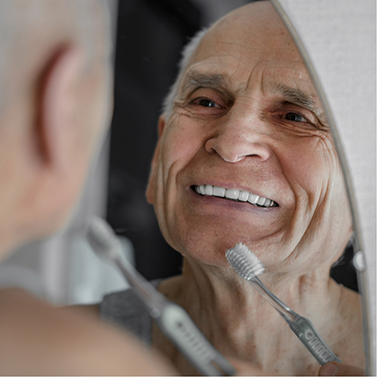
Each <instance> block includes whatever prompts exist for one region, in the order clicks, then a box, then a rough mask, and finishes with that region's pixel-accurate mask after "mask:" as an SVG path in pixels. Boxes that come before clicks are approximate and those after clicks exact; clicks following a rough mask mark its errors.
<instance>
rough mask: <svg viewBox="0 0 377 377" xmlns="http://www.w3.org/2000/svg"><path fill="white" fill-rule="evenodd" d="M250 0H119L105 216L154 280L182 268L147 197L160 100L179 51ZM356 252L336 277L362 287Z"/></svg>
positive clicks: (142, 270) (335, 272)
mask: <svg viewBox="0 0 377 377" xmlns="http://www.w3.org/2000/svg"><path fill="white" fill-rule="evenodd" d="M248 2H251V1H247V0H245V1H243V0H232V1H230V0H225V1H224V0H222V1H220V0H216V1H215V0H195V1H194V0H191V1H190V0H119V2H118V7H119V10H118V24H117V47H116V59H115V84H114V87H115V102H114V117H113V121H112V128H111V145H110V166H109V186H108V206H107V220H108V221H109V223H110V224H111V225H112V226H113V227H114V229H115V231H116V232H117V233H118V234H120V235H123V236H126V237H127V238H129V239H130V240H131V241H132V243H133V246H134V249H135V262H136V268H137V269H138V270H139V272H140V273H141V274H142V275H144V276H145V277H146V278H147V279H148V280H151V279H155V278H165V277H169V276H173V275H177V274H180V272H181V265H182V258H181V256H180V254H179V253H177V252H176V251H174V250H173V249H172V248H171V247H170V246H169V245H168V244H167V243H166V242H165V240H164V239H163V237H162V235H161V233H160V231H159V228H158V224H157V220H156V218H155V215H154V211H153V207H152V206H151V205H149V204H148V203H147V202H146V199H145V189H146V185H147V181H148V174H149V167H150V161H151V159H152V155H153V151H154V147H155V145H156V142H157V121H158V117H159V115H160V113H161V104H162V100H163V98H164V97H165V95H166V93H167V91H168V89H169V87H170V86H171V85H172V84H173V82H174V78H175V76H176V74H177V63H178V61H179V58H180V51H181V49H182V47H183V46H184V45H185V44H186V43H187V42H188V41H189V39H190V38H191V37H192V36H193V35H194V34H195V33H196V32H197V31H198V30H200V29H201V28H202V27H204V26H208V24H209V23H211V22H213V21H215V20H216V19H217V18H218V17H220V16H222V14H224V13H227V12H228V11H230V10H231V9H232V8H236V7H238V6H241V5H243V4H246V3H248ZM215 3H216V6H214V4H215ZM352 255H353V250H352V247H351V248H349V249H348V250H347V253H346V254H345V257H344V259H343V261H342V262H341V263H340V264H339V265H338V266H336V267H334V268H333V270H332V272H331V275H332V276H333V277H334V279H335V280H337V281H339V282H342V283H343V284H344V285H346V286H348V287H350V288H352V289H354V290H356V289H357V282H356V274H355V271H354V268H353V266H352V264H351V263H350V260H351V259H352Z"/></svg>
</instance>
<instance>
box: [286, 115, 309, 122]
mask: <svg viewBox="0 0 377 377" xmlns="http://www.w3.org/2000/svg"><path fill="white" fill-rule="evenodd" d="M285 119H287V120H291V121H292V122H307V119H306V118H305V117H303V116H302V115H300V114H297V113H287V114H285Z"/></svg>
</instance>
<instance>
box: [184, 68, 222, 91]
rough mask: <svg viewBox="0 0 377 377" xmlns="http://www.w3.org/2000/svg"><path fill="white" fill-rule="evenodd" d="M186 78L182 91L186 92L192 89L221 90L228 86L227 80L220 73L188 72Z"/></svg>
mask: <svg viewBox="0 0 377 377" xmlns="http://www.w3.org/2000/svg"><path fill="white" fill-rule="evenodd" d="M185 76H186V77H185V78H184V81H183V85H182V90H183V92H186V91H187V90H188V89H190V88H191V87H194V88H198V87H205V88H221V87H225V86H226V79H225V77H224V76H223V75H222V74H219V73H199V72H197V71H192V70H191V71H187V73H186V75H185Z"/></svg>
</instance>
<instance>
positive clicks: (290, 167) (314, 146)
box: [277, 137, 339, 202]
mask: <svg viewBox="0 0 377 377" xmlns="http://www.w3.org/2000/svg"><path fill="white" fill-rule="evenodd" d="M277 154H278V155H279V161H280V163H281V168H282V170H283V173H284V175H285V177H286V178H287V180H288V182H289V184H290V185H291V187H292V189H293V191H294V193H295V195H296V197H297V196H300V195H303V194H304V195H305V196H307V200H308V201H309V202H313V201H317V200H319V197H320V196H321V195H323V194H324V193H325V191H326V189H327V188H328V186H329V185H330V184H331V179H332V177H334V174H335V176H336V178H337V179H338V177H339V163H338V159H337V155H336V151H335V148H334V147H333V145H332V143H331V141H330V140H329V139H328V138H327V137H322V138H319V137H302V138H299V139H298V140H297V139H296V140H293V141H292V142H291V143H286V144H285V147H284V148H282V149H280V150H279V151H277ZM300 193H301V194H300Z"/></svg>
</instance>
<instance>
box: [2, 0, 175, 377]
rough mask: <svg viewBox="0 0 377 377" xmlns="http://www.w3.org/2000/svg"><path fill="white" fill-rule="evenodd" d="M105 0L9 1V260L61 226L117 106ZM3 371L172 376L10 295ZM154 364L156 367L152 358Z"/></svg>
mask: <svg viewBox="0 0 377 377" xmlns="http://www.w3.org/2000/svg"><path fill="white" fill-rule="evenodd" d="M106 7H107V5H106V2H105V1H94V0H74V1H70V0H62V1H59V0H55V1H49V0H11V1H7V0H3V1H1V2H0V258H2V257H4V255H5V254H6V253H7V252H10V251H11V250H12V249H14V248H16V247H17V246H20V245H21V244H23V243H26V242H30V241H33V240H37V239H40V238H42V237H45V236H48V235H50V234H51V233H53V232H55V231H57V230H58V229H60V228H61V227H62V226H63V225H64V224H65V223H66V222H67V220H68V217H69V215H70V213H71V211H72V208H73V207H74V204H75V202H76V200H77V198H78V196H79V193H80V191H81V188H82V186H83V183H84V181H85V178H86V175H87V171H88V167H89V165H90V161H91V159H92V157H93V155H94V152H95V150H96V148H97V147H98V146H99V145H100V141H101V139H102V137H103V135H104V133H105V132H106V129H107V127H108V124H109V119H110V109H111V104H112V95H111V91H110V89H111V87H112V70H111V59H110V52H111V43H110V25H109V15H108V11H107V9H106ZM0 307H1V310H0V333H1V334H2V336H1V338H0V374H1V375H4V374H5V375H7V374H9V375H23V374H27V375H34V374H36V375H54V374H59V375H72V374H73V375H81V374H86V375H95V374H96V375H97V374H99V375H125V374H131V375H137V374H141V375H146V374H169V373H170V369H169V367H166V366H165V365H164V364H163V362H161V361H160V360H159V359H157V358H155V356H153V355H152V354H151V353H150V352H148V351H147V350H145V349H144V348H143V347H142V346H141V345H140V344H139V343H138V342H136V341H135V340H134V339H132V338H131V337H130V336H129V335H128V334H124V333H120V332H119V331H116V330H114V329H112V328H110V327H109V326H107V325H104V324H99V323H98V321H97V320H95V319H93V318H90V317H88V316H83V315H82V314H77V313H72V309H60V310H58V309H54V308H51V307H50V306H49V305H47V304H45V303H43V302H41V301H39V300H37V299H35V298H33V297H31V296H29V295H28V294H26V293H24V292H21V291H18V290H9V289H8V290H3V291H0ZM146 361H147V362H146Z"/></svg>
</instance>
